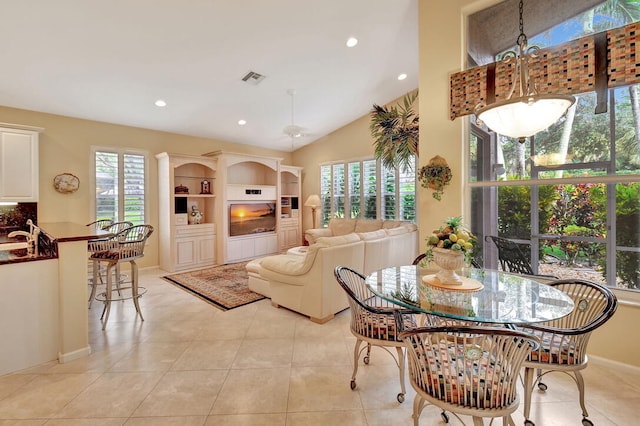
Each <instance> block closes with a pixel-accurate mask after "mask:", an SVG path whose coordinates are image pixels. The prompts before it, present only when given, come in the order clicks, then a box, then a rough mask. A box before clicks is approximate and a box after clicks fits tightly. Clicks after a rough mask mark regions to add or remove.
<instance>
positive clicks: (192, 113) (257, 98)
mask: <svg viewBox="0 0 640 426" xmlns="http://www.w3.org/2000/svg"><path fill="white" fill-rule="evenodd" d="M0 5H1V10H2V20H1V24H0V40H2V48H1V49H0V52H1V53H0V58H1V59H0V63H1V64H2V66H1V71H0V76H1V77H0V105H5V106H10V107H15V108H23V109H28V110H34V111H41V112H47V113H53V114H60V115H65V116H71V117H78V118H84V119H90V120H98V121H104V122H109V123H117V124H124V125H129V126H136V127H143V128H147V129H155V130H162V131H167V132H174V133H180V134H185V135H193V136H200V137H206V138H212V139H217V140H223V141H229V142H235V143H243V144H249V145H256V146H262V147H269V148H274V149H279V150H284V151H289V150H291V148H292V141H291V139H290V138H289V137H288V136H286V135H285V134H284V133H283V128H284V127H285V126H287V125H289V124H291V96H290V95H289V94H288V93H287V91H288V90H290V89H294V90H295V91H296V94H295V97H294V100H295V124H296V125H299V126H302V127H304V128H305V129H306V130H305V132H306V133H308V135H307V136H304V137H302V138H298V139H295V141H294V148H295V149H297V148H299V147H300V146H302V145H305V144H308V143H311V142H312V141H314V140H316V139H318V138H320V137H322V136H324V135H326V134H328V133H330V132H332V131H334V130H336V129H338V128H340V127H342V126H343V125H345V124H347V123H349V122H351V121H353V120H355V119H357V118H359V117H361V116H363V115H366V114H367V113H368V112H369V111H370V109H371V107H372V105H373V104H374V103H376V104H385V103H387V102H390V101H392V100H394V99H396V98H398V97H400V96H402V95H404V94H405V93H406V92H408V91H410V90H413V89H415V88H416V87H417V86H418V22H417V21H418V17H417V0H315V1H310V0H109V1H104V0H56V1H51V0H20V1H15V0H0ZM350 36H355V37H357V38H358V39H359V44H358V45H357V46H356V47H354V48H347V47H346V45H345V43H346V40H347V38H349V37H350ZM248 71H255V72H258V73H260V74H263V75H265V76H266V78H265V79H264V80H263V81H262V82H261V83H260V84H258V85H250V84H247V83H245V82H243V81H242V80H241V78H242V77H243V76H244V75H245V74H246V73H247V72H248ZM400 73H406V74H407V75H408V77H407V79H406V80H404V81H398V80H397V76H398V75H399V74H400ZM156 99H164V100H166V102H167V104H168V105H167V106H166V107H165V108H158V107H156V106H154V102H155V100H156ZM239 119H245V120H247V124H246V125H245V126H242V127H241V126H239V125H238V124H237V122H238V120H239ZM0 121H2V120H1V117H0Z"/></svg>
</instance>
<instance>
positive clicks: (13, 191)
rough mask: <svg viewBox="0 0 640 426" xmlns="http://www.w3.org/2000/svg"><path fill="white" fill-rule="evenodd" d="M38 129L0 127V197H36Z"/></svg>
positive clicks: (31, 198)
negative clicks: (35, 130) (0, 128)
mask: <svg viewBox="0 0 640 426" xmlns="http://www.w3.org/2000/svg"><path fill="white" fill-rule="evenodd" d="M38 176H39V174H38V133H36V132H30V131H26V130H12V129H2V130H0V200H5V201H19V202H37V201H38Z"/></svg>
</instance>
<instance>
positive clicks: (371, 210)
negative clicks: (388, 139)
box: [320, 160, 416, 226]
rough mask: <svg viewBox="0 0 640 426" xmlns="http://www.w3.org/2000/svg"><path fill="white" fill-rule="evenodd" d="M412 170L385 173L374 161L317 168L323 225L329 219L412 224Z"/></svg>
mask: <svg viewBox="0 0 640 426" xmlns="http://www.w3.org/2000/svg"><path fill="white" fill-rule="evenodd" d="M414 170H415V168H414ZM414 170H409V171H407V172H403V171H401V170H389V169H384V168H383V167H382V166H381V165H380V164H379V163H378V162H377V161H376V160H362V161H350V162H344V163H342V162H341V163H333V164H326V165H322V166H320V194H321V198H322V221H321V223H322V225H323V226H326V225H327V224H328V223H329V220H330V219H331V218H332V217H351V218H358V217H361V218H367V219H376V218H380V219H387V220H408V221H415V215H416V209H415V199H416V196H415V195H416V194H415V191H416V188H415V171H414ZM345 212H346V213H345Z"/></svg>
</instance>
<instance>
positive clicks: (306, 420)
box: [0, 269, 640, 426]
mask: <svg viewBox="0 0 640 426" xmlns="http://www.w3.org/2000/svg"><path fill="white" fill-rule="evenodd" d="M162 275H163V272H162V271H160V270H158V269H151V270H146V271H141V280H142V281H141V282H142V285H144V286H145V287H147V289H148V292H147V294H146V295H145V296H144V297H143V298H142V300H141V303H142V309H143V313H144V315H145V319H146V320H145V321H144V322H141V321H139V320H135V319H134V310H133V304H132V303H131V302H130V301H127V302H118V303H116V306H114V309H112V313H111V318H110V320H109V324H108V325H107V329H106V331H104V332H103V331H102V330H101V329H100V324H99V322H98V321H97V317H98V316H99V313H100V306H101V305H99V304H97V305H94V308H93V309H91V310H90V330H91V331H90V341H91V346H92V349H93V353H92V355H91V356H89V357H86V358H83V359H79V360H76V361H73V362H70V363H67V364H57V363H55V362H52V363H48V364H45V365H41V366H38V367H35V368H31V369H29V370H26V371H21V372H19V373H16V374H12V375H5V376H2V377H0V425H14V424H17V425H65V426H66V425H70V426H76V425H101V426H102V425H230V426H238V425H252V426H253V425H264V426H271V425H274V426H285V425H286V426H294V425H304V426H309V425H332V426H341V425H370V426H378V425H385V426H386V425H411V424H412V419H411V409H412V401H413V397H414V395H415V393H414V392H413V390H412V389H410V386H409V389H408V393H407V398H406V401H405V403H403V404H399V403H398V402H396V399H395V396H396V394H397V393H398V391H399V384H398V381H397V379H396V377H397V376H396V374H397V373H396V371H397V370H396V366H395V364H394V363H393V361H392V359H391V357H390V356H389V355H388V354H386V353H385V352H383V351H382V350H380V349H374V350H373V352H372V361H371V364H370V365H368V366H363V367H361V368H360V371H359V375H358V389H357V390H355V391H352V390H351V389H350V388H349V380H350V377H351V365H352V349H353V344H354V341H355V339H354V338H353V337H352V336H351V333H350V331H349V316H348V313H347V312H343V313H341V314H339V315H338V316H337V317H336V318H335V319H334V320H332V321H330V322H328V323H327V324H324V325H318V324H314V323H312V322H310V321H309V320H308V319H306V318H304V317H302V316H300V315H297V314H295V313H292V312H289V311H287V310H285V309H275V308H273V307H272V306H271V304H270V302H269V300H268V299H267V300H263V301H260V302H257V303H253V304H251V305H248V306H245V307H241V308H238V309H234V310H231V311H228V312H222V311H220V310H218V309H216V308H214V307H212V306H211V305H209V304H207V303H205V302H203V301H201V300H199V299H197V298H195V297H194V296H192V295H190V294H187V293H186V292H185V291H183V290H180V289H178V288H176V287H174V286H173V285H171V284H169V283H167V282H166V281H164V280H162V279H161V278H159V277H160V276H162ZM585 380H586V384H587V403H588V408H589V411H590V419H591V420H592V421H593V422H594V423H595V424H596V425H598V426H611V425H619V426H623V425H624V426H626V425H631V424H637V421H638V417H639V416H640V374H638V372H637V371H629V370H628V369H618V370H616V369H614V370H612V369H611V368H608V367H605V366H603V365H602V364H598V363H597V362H595V360H592V362H591V364H590V365H589V367H588V368H587V370H586V372H585ZM546 382H547V384H548V385H549V390H548V391H547V392H546V393H545V394H543V393H538V392H536V393H535V394H534V403H535V405H534V407H533V410H534V416H535V417H534V419H533V420H534V421H535V422H536V424H537V425H538V426H566V425H580V420H581V416H580V410H579V406H578V403H577V392H576V390H575V386H574V384H573V382H572V381H571V379H569V378H568V377H566V376H565V375H562V374H555V375H552V376H550V377H549V379H548V380H546ZM514 419H515V421H516V423H517V424H523V417H522V415H521V414H520V411H518V412H517V413H516V414H515V416H514ZM463 420H464V421H465V423H466V424H471V421H470V418H463ZM420 424H421V425H423V426H426V425H439V424H443V423H442V422H441V420H440V413H439V410H438V409H436V408H435V407H426V408H425V410H424V411H423V413H422V416H421V419H420ZM450 424H452V425H459V424H461V423H460V422H459V421H458V420H456V419H452V421H451V423H450ZM494 424H501V422H500V421H496V422H494Z"/></svg>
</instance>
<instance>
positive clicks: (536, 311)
mask: <svg viewBox="0 0 640 426" xmlns="http://www.w3.org/2000/svg"><path fill="white" fill-rule="evenodd" d="M458 273H459V274H460V276H463V277H465V278H466V279H465V281H468V280H475V281H477V282H479V283H481V284H482V285H479V286H478V287H480V289H479V290H477V291H468V290H465V291H459V290H457V289H456V286H455V285H451V286H443V285H437V286H435V285H430V284H429V283H430V282H431V281H432V278H433V276H431V275H429V274H428V273H426V272H424V271H423V270H422V268H420V267H417V266H397V267H391V268H385V269H382V270H379V271H376V272H374V273H372V274H371V275H369V276H368V277H367V279H366V283H367V285H368V286H369V288H370V289H371V291H373V292H374V293H375V294H376V295H377V296H379V297H381V298H383V299H385V300H388V301H391V302H393V303H396V304H398V305H401V306H404V307H406V308H409V309H414V310H416V312H424V313H428V314H434V315H439V316H443V317H448V318H453V319H461V320H466V321H480V322H487V323H503V324H516V325H517V324H527V323H536V322H543V321H550V320H553V319H557V318H562V317H563V316H565V315H568V314H569V313H571V311H572V310H573V300H572V299H571V298H570V297H569V296H568V295H567V294H566V293H564V292H562V291H560V290H558V289H556V288H554V287H552V286H549V285H546V284H543V283H540V282H538V281H535V280H534V279H533V277H528V276H523V275H515V274H508V273H504V272H500V271H493V270H486V269H475V268H464V269H463V270H462V271H461V272H458ZM425 275H426V276H427V277H426V278H425V279H424V280H423V277H424V276H425Z"/></svg>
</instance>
